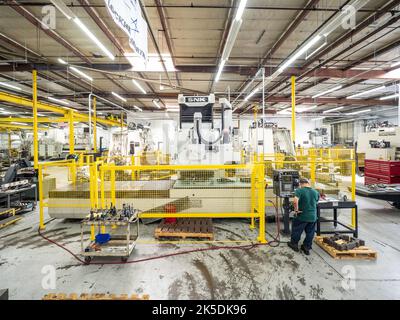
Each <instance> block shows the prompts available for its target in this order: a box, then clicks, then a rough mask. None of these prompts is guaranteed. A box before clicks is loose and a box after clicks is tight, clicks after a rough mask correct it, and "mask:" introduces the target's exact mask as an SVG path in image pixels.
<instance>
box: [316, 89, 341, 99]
mask: <svg viewBox="0 0 400 320" xmlns="http://www.w3.org/2000/svg"><path fill="white" fill-rule="evenodd" d="M342 87H343V86H337V87H334V88H332V89H329V90H326V91H324V92H321V93H318V94H316V95H314V96H312V99H315V98H318V97H321V96H324V95H327V94H328V93H331V92H333V91H336V90H340V89H342Z"/></svg>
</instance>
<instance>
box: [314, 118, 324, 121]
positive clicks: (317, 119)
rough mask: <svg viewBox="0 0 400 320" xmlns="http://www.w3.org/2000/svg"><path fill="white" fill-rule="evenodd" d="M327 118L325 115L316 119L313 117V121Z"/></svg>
mask: <svg viewBox="0 0 400 320" xmlns="http://www.w3.org/2000/svg"><path fill="white" fill-rule="evenodd" d="M324 119H325V117H319V118H314V119H311V120H312V121H319V120H324Z"/></svg>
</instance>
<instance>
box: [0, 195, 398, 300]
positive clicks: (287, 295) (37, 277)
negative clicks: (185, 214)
mask: <svg viewBox="0 0 400 320" xmlns="http://www.w3.org/2000/svg"><path fill="white" fill-rule="evenodd" d="M358 204H359V206H360V209H361V210H360V237H361V238H363V239H365V240H366V242H367V245H368V246H370V247H373V248H374V249H375V250H377V251H378V259H377V260H376V261H365V260H357V261H355V260H350V261H343V260H333V259H332V258H331V257H330V256H328V255H327V254H326V253H325V252H324V251H322V250H321V249H320V248H319V247H317V246H314V250H313V251H312V253H311V256H309V257H307V256H305V255H303V254H301V253H298V254H296V253H293V251H291V250H290V249H288V248H287V247H286V244H282V245H281V246H280V247H278V248H272V247H268V246H264V247H257V248H254V249H252V250H248V251H243V250H226V249H225V250H217V251H207V252H197V253H190V254H186V255H180V256H174V257H169V258H164V259H159V260H152V261H146V262H141V263H137V264H126V265H102V266H99V265H91V266H83V265H79V263H78V262H77V261H76V260H75V259H74V258H73V257H72V256H71V255H70V254H69V253H67V252H66V251H63V250H61V249H60V248H59V247H57V246H55V245H53V244H50V243H48V242H47V241H45V240H43V239H42V238H41V237H39V236H38V235H37V232H36V229H37V224H38V223H37V220H38V215H37V213H31V214H28V215H25V216H24V218H23V220H21V221H20V222H18V223H17V224H16V225H13V226H10V227H7V228H5V229H2V230H0V274H1V276H0V289H3V288H9V290H10V291H9V295H10V299H41V298H42V297H43V295H45V294H46V293H52V292H56V293H78V294H80V293H112V294H122V293H127V294H132V293H137V294H148V295H150V298H151V299H400V270H399V264H400V242H399V236H398V235H399V233H400V211H399V210H395V209H392V208H391V207H390V206H389V205H388V204H387V203H386V202H383V201H374V200H369V199H363V198H359V199H358ZM214 226H215V229H216V232H217V234H216V235H217V238H218V239H230V240H238V239H249V238H252V239H254V237H255V233H252V232H251V231H250V230H249V227H248V224H245V223H243V221H236V220H235V221H232V220H217V221H214ZM154 227H155V226H154V225H153V226H143V227H142V228H141V235H142V238H141V243H139V244H138V245H137V248H136V250H135V251H134V252H133V254H132V256H131V258H130V259H131V260H136V259H143V258H149V257H153V256H157V255H161V254H166V253H172V252H179V251H181V250H187V249H190V248H198V247H203V248H204V247H206V246H205V245H197V244H190V245H189V244H154V243H149V242H151V241H153V240H154V239H153V237H152V232H153V230H154ZM274 228H275V225H274V224H270V225H269V226H268V231H269V232H271V233H274V230H275V229H274ZM79 232H80V225H79V223H78V222H71V221H64V220H53V221H50V222H49V223H48V224H47V227H46V231H45V234H46V236H48V237H50V238H52V239H53V240H56V241H58V242H60V243H62V244H63V245H66V246H67V247H68V248H69V249H71V250H72V251H73V252H76V253H78V252H79V250H80V242H79ZM230 245H231V244H230ZM94 261H95V260H94ZM114 261H119V260H114ZM45 266H54V268H55V277H56V283H55V285H56V287H55V288H53V289H44V288H43V287H42V282H43V283H44V284H45V285H49V284H51V282H49V281H48V278H47V277H46V275H48V274H49V273H48V272H49V270H52V268H51V267H45ZM44 267H45V268H44ZM349 272H350V273H349ZM352 272H355V274H354V278H355V280H356V281H355V283H354V284H355V288H354V286H353V283H352V282H351V281H350V282H349V281H346V280H345V279H346V275H349V274H352ZM352 277H353V276H352Z"/></svg>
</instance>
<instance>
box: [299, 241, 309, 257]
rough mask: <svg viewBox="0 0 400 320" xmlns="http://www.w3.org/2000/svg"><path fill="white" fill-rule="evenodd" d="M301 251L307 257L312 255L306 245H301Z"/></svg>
mask: <svg viewBox="0 0 400 320" xmlns="http://www.w3.org/2000/svg"><path fill="white" fill-rule="evenodd" d="M301 251H303V252H304V254H305V255H306V256H309V255H310V250H308V249H307V248H306V247H305V246H304V244H302V245H301Z"/></svg>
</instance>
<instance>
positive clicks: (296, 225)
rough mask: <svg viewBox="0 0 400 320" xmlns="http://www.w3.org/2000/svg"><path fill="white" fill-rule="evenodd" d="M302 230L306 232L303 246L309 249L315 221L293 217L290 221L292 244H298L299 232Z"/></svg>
mask: <svg viewBox="0 0 400 320" xmlns="http://www.w3.org/2000/svg"><path fill="white" fill-rule="evenodd" d="M303 231H305V232H306V238H305V239H304V242H303V244H304V247H306V249H308V250H310V249H311V247H312V241H313V239H314V233H315V222H304V221H301V220H299V219H293V221H292V235H291V239H290V240H291V242H292V243H293V244H296V245H297V244H298V243H299V241H300V237H301V234H302V233H303Z"/></svg>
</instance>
